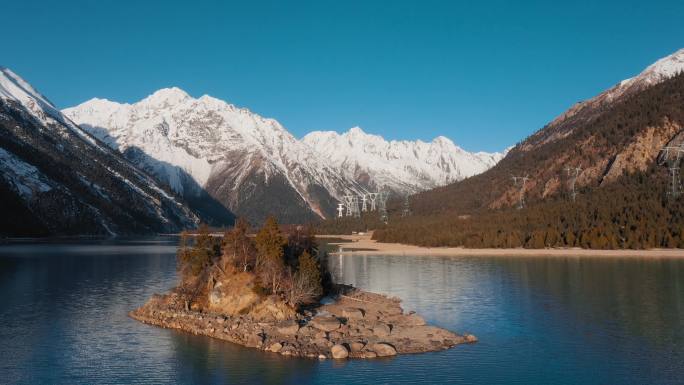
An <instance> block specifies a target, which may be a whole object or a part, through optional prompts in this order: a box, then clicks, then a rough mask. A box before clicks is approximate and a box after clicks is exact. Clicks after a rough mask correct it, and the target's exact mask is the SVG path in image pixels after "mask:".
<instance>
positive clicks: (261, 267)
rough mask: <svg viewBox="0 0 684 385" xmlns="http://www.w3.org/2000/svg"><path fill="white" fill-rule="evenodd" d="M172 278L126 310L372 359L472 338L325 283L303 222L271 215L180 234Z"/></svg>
mask: <svg viewBox="0 0 684 385" xmlns="http://www.w3.org/2000/svg"><path fill="white" fill-rule="evenodd" d="M180 243H181V244H180V247H179V250H178V271H179V285H178V286H177V287H175V288H174V289H172V290H171V291H170V292H169V293H167V294H156V295H154V296H153V297H152V298H151V299H150V300H149V301H148V302H147V303H146V304H145V305H143V306H142V307H140V308H138V309H135V310H133V311H132V312H130V316H131V317H132V318H134V319H136V320H139V321H141V322H144V323H147V324H152V325H157V326H161V327H165V328H172V329H178V330H183V331H186V332H190V333H193V334H198V335H206V336H210V337H214V338H218V339H222V340H225V341H229V342H233V343H237V344H240V345H244V346H247V347H253V348H257V349H260V350H264V351H268V352H273V353H278V354H281V355H284V356H292V357H307V358H317V359H327V358H334V359H346V358H376V357H387V356H394V355H396V354H406V353H421V352H428V351H438V350H443V349H448V348H451V347H453V346H455V345H458V344H462V343H473V342H476V341H477V338H476V337H475V336H473V335H470V334H463V335H458V334H455V333H453V332H450V331H448V330H445V329H441V328H439V327H436V326H429V325H426V323H425V320H424V319H423V318H422V317H420V316H419V315H418V314H415V313H414V312H409V313H404V310H403V309H402V308H401V306H400V300H399V299H397V298H389V297H387V296H384V295H380V294H375V293H369V292H365V291H362V290H359V289H356V288H353V287H351V286H347V285H339V284H335V283H333V282H332V279H331V276H330V274H329V272H328V271H327V270H326V268H325V264H324V263H321V262H320V259H321V258H322V257H320V256H319V255H320V254H324V253H319V251H318V246H317V244H316V238H315V235H314V233H313V231H312V230H311V229H310V228H303V227H295V228H292V229H290V230H289V231H288V232H287V234H285V235H284V233H283V232H282V231H281V229H280V227H279V226H278V224H277V222H276V221H275V219H273V218H270V219H268V220H267V221H266V223H265V224H264V226H263V227H262V228H261V229H260V230H259V231H258V232H257V234H256V236H255V237H251V236H249V226H248V224H247V223H246V222H245V221H243V220H238V222H237V223H236V225H235V227H234V228H233V229H232V230H230V231H228V232H226V234H225V235H224V236H223V237H216V236H212V234H211V233H210V232H209V231H208V229H207V228H206V227H201V228H200V230H199V231H198V233H197V234H196V235H194V236H192V237H191V236H189V235H188V234H185V233H184V234H182V236H181V242H180Z"/></svg>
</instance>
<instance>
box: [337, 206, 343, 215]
mask: <svg viewBox="0 0 684 385" xmlns="http://www.w3.org/2000/svg"><path fill="white" fill-rule="evenodd" d="M343 216H344V203H338V204H337V217H338V218H342V217H343Z"/></svg>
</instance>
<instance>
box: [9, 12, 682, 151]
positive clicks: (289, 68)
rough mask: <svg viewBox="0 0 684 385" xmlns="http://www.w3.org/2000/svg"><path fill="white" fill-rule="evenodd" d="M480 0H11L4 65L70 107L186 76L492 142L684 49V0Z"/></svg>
mask: <svg viewBox="0 0 684 385" xmlns="http://www.w3.org/2000/svg"><path fill="white" fill-rule="evenodd" d="M461 3H466V2H465V1H464V2H461ZM468 3H471V4H458V2H456V1H417V0H416V1H371V0H365V1H348V0H344V1H340V0H335V1H323V0H317V1H311V2H308V1H306V2H305V1H273V2H263V1H251V0H244V1H241V2H227V1H225V2H219V1H216V2H207V1H187V2H182V3H181V2H173V1H159V2H153V1H121V0H119V1H106V0H99V1H18V0H14V1H12V0H6V1H3V2H2V13H3V17H2V20H3V25H2V29H3V31H4V32H3V39H2V50H1V51H0V52H1V53H0V64H1V65H4V66H7V67H10V68H12V69H13V70H14V71H15V72H17V73H18V74H20V75H21V76H23V77H24V78H26V79H27V80H28V81H29V82H31V83H32V84H33V85H34V86H36V87H37V88H38V89H39V90H41V92H43V93H44V94H45V95H46V96H47V97H48V98H50V99H51V100H52V101H53V102H54V103H55V104H56V105H57V106H58V107H60V108H63V107H69V106H72V105H75V104H78V103H80V102H83V101H85V100H87V99H90V98H92V97H102V98H107V99H111V100H115V101H122V102H124V101H125V102H133V101H137V100H139V99H141V98H143V97H145V96H146V95H148V94H150V93H152V92H153V91H155V90H156V89H159V88H162V87H168V86H178V87H181V88H183V89H185V90H186V91H187V92H189V93H190V94H191V95H193V96H196V97H198V96H201V95H203V94H209V95H212V96H215V97H218V98H221V99H224V100H227V101H229V102H231V103H234V104H237V105H239V106H242V107H247V108H249V109H251V110H252V111H255V112H257V113H259V114H261V115H264V116H267V117H273V118H276V119H278V120H279V121H280V122H281V123H283V125H285V127H286V128H288V129H289V130H290V131H291V132H293V133H294V134H295V135H296V136H298V137H300V136H302V135H304V134H305V133H306V132H308V131H311V130H336V131H345V130H346V129H348V128H349V127H352V126H354V125H359V126H361V127H363V128H364V129H365V130H366V131H368V132H372V133H378V134H381V135H384V136H385V137H387V138H389V139H415V138H420V139H423V140H430V139H432V138H433V137H435V136H437V135H445V136H448V137H450V138H451V139H453V140H454V141H455V142H456V143H458V144H460V145H462V146H463V147H464V148H466V149H468V150H488V151H491V150H500V149H502V148H504V147H505V146H507V145H509V144H513V143H515V142H517V141H518V140H520V139H522V138H524V137H525V136H527V135H529V134H530V133H532V132H534V131H535V130H537V129H539V128H540V127H542V126H543V125H544V124H545V123H546V122H548V121H550V120H551V119H552V118H553V117H554V116H556V115H557V114H559V113H560V112H562V111H563V110H565V109H566V108H567V107H569V106H570V105H571V104H573V103H575V102H577V101H579V100H582V99H586V98H588V97H591V96H593V95H594V94H596V93H598V92H600V91H601V90H603V89H605V88H608V87H610V86H612V85H613V84H615V83H617V82H618V81H619V80H621V79H623V78H626V77H630V76H632V75H634V74H636V73H638V72H639V71H640V70H641V69H643V68H644V67H645V66H647V65H648V64H650V63H652V62H653V61H655V60H656V59H658V58H660V57H662V56H666V55H668V54H670V53H672V52H674V51H676V50H677V49H679V48H682V47H684V22H683V21H682V20H683V19H682V17H683V15H684V1H681V0H680V1H662V2H661V1H631V0H627V1H625V0H623V1H564V2H557V1H538V2H537V1H535V2H533V1H527V2H521V1H477V2H475V1H471V2H468ZM475 3H477V4H475ZM523 3H524V4H523ZM598 3H600V4H598Z"/></svg>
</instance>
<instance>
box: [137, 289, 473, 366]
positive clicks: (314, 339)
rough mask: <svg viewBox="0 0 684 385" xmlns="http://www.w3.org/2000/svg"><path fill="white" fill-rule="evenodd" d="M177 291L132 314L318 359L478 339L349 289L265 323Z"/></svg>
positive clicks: (441, 346) (407, 350) (364, 355)
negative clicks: (203, 307) (196, 303)
mask: <svg viewBox="0 0 684 385" xmlns="http://www.w3.org/2000/svg"><path fill="white" fill-rule="evenodd" d="M174 296H176V294H175V293H170V294H166V295H155V296H153V297H152V298H151V299H150V300H149V301H148V302H147V303H146V304H145V305H143V306H142V307H140V308H138V309H136V310H133V311H131V312H130V313H129V315H130V316H131V317H132V318H134V319H136V320H138V321H141V322H144V323H147V324H151V325H156V326H161V327H165V328H171V329H178V330H182V331H185V332H189V333H193V334H196V335H205V336H209V337H213V338H218V339H221V340H225V341H229V342H233V343H236V344H240V345H244V346H247V347H252V348H257V349H260V350H264V351H269V352H273V353H278V354H281V355H284V356H292V357H306V358H317V359H329V358H334V359H346V358H376V357H388V356H394V355H397V354H408V353H422V352H429V351H439V350H444V349H448V348H451V347H453V346H455V345H458V344H463V343H473V342H476V341H477V338H476V337H475V336H473V335H470V334H464V335H458V334H455V333H452V332H450V331H448V330H445V329H441V328H438V327H436V326H429V325H426V324H425V321H424V320H423V318H422V317H420V316H419V315H418V314H415V313H413V312H410V313H404V311H403V309H402V308H401V306H400V301H399V300H398V299H395V298H388V297H386V296H383V295H379V294H374V293H368V292H365V291H362V290H358V289H353V288H350V287H347V288H346V289H345V290H342V291H340V292H339V293H338V294H337V295H336V296H335V297H334V299H332V300H331V301H324V302H330V303H327V304H324V305H318V306H316V307H312V308H309V309H307V310H304V311H302V312H301V313H296V314H295V316H294V317H293V318H291V319H286V320H280V321H271V322H263V320H261V321H260V320H257V319H254V318H252V317H251V316H250V315H249V314H241V315H234V316H227V315H225V314H220V313H211V312H200V311H194V310H185V309H179V308H178V307H177V306H174V305H173V304H174V303H176V301H177V298H174Z"/></svg>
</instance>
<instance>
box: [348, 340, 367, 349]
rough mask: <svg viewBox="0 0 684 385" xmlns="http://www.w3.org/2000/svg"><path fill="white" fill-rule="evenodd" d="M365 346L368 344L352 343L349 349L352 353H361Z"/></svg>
mask: <svg viewBox="0 0 684 385" xmlns="http://www.w3.org/2000/svg"><path fill="white" fill-rule="evenodd" d="M364 346H366V344H364V343H363V342H359V341H356V342H352V343H351V344H349V348H350V349H351V351H352V352H358V351H361V349H363V347H364Z"/></svg>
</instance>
